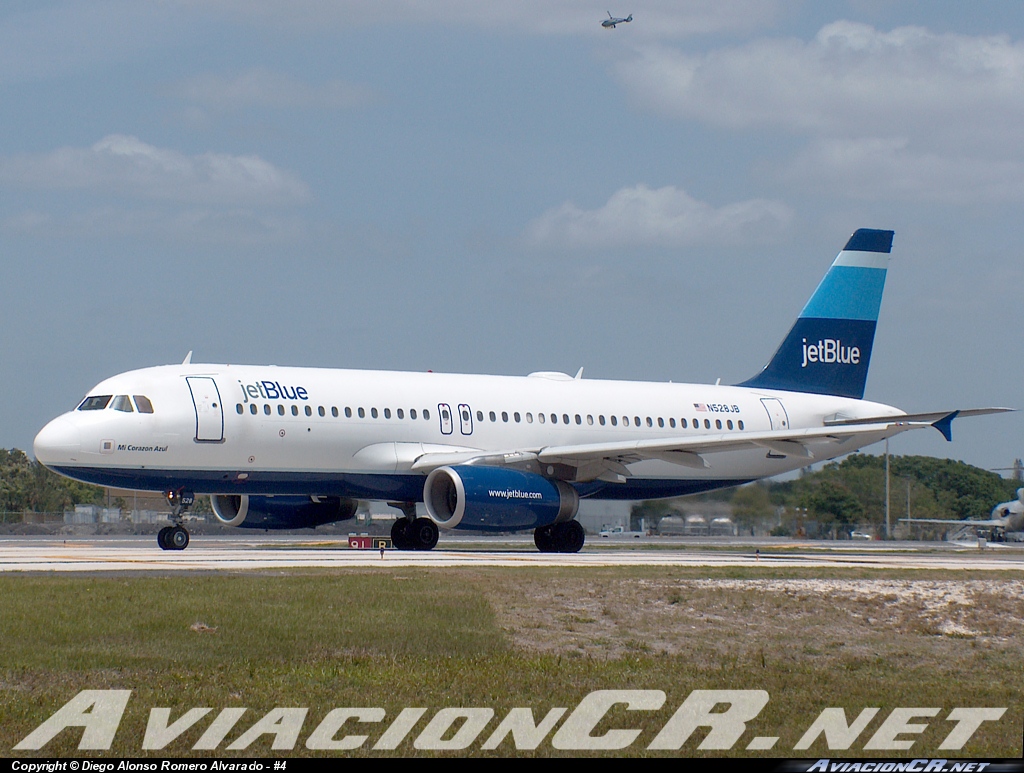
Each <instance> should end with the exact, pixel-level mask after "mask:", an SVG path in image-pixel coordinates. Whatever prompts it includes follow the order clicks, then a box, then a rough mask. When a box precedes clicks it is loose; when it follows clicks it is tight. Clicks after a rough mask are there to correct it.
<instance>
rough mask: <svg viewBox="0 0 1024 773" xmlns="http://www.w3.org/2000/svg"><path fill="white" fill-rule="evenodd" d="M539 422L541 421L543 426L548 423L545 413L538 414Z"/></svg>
mask: <svg viewBox="0 0 1024 773" xmlns="http://www.w3.org/2000/svg"><path fill="white" fill-rule="evenodd" d="M537 421H539V422H540V423H541V424H543V423H544V422H545V421H546V420H545V418H544V414H543V413H538V414H537Z"/></svg>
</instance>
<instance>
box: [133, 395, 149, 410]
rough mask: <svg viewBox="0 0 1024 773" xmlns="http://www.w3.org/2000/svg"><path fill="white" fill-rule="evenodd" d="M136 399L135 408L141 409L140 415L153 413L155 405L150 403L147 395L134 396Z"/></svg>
mask: <svg viewBox="0 0 1024 773" xmlns="http://www.w3.org/2000/svg"><path fill="white" fill-rule="evenodd" d="M132 396H133V397H134V398H135V407H136V408H138V409H139V413H152V412H153V403H151V402H150V400H149V398H148V397H146V396H145V395H132Z"/></svg>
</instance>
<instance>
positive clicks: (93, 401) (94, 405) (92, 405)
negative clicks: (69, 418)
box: [78, 395, 112, 411]
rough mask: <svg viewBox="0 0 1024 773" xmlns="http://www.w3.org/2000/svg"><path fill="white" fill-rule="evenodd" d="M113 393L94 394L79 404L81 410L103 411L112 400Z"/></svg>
mask: <svg viewBox="0 0 1024 773" xmlns="http://www.w3.org/2000/svg"><path fill="white" fill-rule="evenodd" d="M111 397H112V395H92V396H91V397H87V398H85V399H84V400H83V401H82V404H81V405H79V406H78V410H80V411H102V410H103V409H104V408H106V407H107V403H109V402H110V398H111Z"/></svg>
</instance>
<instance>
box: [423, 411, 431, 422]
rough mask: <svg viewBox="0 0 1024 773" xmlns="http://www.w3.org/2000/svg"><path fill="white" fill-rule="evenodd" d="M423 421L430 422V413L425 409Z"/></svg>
mask: <svg viewBox="0 0 1024 773" xmlns="http://www.w3.org/2000/svg"><path fill="white" fill-rule="evenodd" d="M423 420H424V421H430V411H429V410H428V409H427V408H424V409H423Z"/></svg>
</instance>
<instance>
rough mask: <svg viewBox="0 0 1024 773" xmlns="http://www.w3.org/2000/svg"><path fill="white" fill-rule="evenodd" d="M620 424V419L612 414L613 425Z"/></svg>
mask: <svg viewBox="0 0 1024 773" xmlns="http://www.w3.org/2000/svg"><path fill="white" fill-rule="evenodd" d="M618 425H619V419H618V417H616V416H612V426H613V427H617V426H618Z"/></svg>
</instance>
